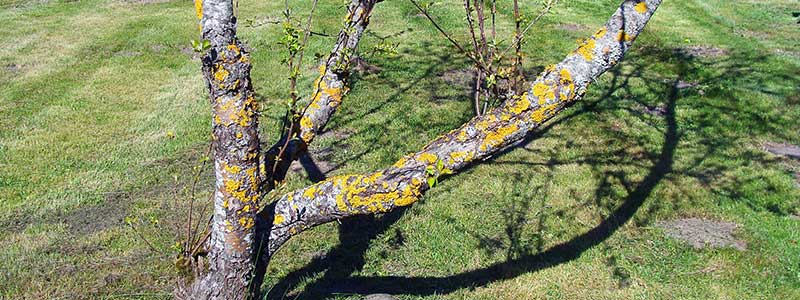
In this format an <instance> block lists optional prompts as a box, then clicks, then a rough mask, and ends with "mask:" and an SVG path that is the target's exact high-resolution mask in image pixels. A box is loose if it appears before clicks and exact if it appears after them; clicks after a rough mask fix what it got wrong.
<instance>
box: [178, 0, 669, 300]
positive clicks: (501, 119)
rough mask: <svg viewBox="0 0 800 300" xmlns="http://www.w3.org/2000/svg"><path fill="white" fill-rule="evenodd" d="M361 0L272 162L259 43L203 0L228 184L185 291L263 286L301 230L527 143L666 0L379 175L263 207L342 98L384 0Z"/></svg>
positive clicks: (219, 6)
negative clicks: (265, 142) (258, 76)
mask: <svg viewBox="0 0 800 300" xmlns="http://www.w3.org/2000/svg"><path fill="white" fill-rule="evenodd" d="M197 1H203V0H197ZM352 1H353V2H352V4H351V6H350V9H349V11H348V17H347V18H346V20H347V23H346V24H345V28H344V29H343V31H342V33H340V35H339V39H338V41H337V43H336V46H335V47H334V50H333V51H332V54H331V56H330V58H329V59H328V60H327V61H326V63H324V64H323V67H322V68H321V70H320V71H321V72H320V76H321V77H320V79H318V80H317V83H316V84H315V89H314V93H313V96H312V99H311V100H312V101H311V103H310V104H309V106H308V107H307V108H306V109H305V110H304V112H303V115H302V117H301V119H300V124H299V125H300V127H299V128H300V130H298V131H297V132H296V133H294V134H297V136H291V134H292V133H290V135H289V136H286V137H284V139H283V140H284V141H285V140H286V139H292V141H296V142H297V143H302V144H300V146H295V147H293V150H291V151H289V154H284V155H283V157H278V156H280V155H279V154H278V153H276V151H275V150H276V149H278V148H276V147H272V148H271V150H270V151H268V152H267V153H268V154H267V155H266V157H265V159H264V162H263V164H261V163H259V162H260V160H259V157H260V156H261V152H260V149H259V138H258V123H257V115H256V113H257V109H256V103H255V100H254V98H253V88H252V85H251V83H250V67H251V66H250V62H249V56H248V54H247V51H246V50H245V49H244V48H243V46H242V44H241V43H240V42H239V41H238V40H237V39H236V17H235V16H234V15H233V4H232V1H231V0H205V1H203V3H202V5H201V7H200V9H198V15H202V22H201V23H202V36H203V38H204V39H206V40H209V41H210V42H211V48H210V49H209V50H208V52H207V53H206V54H205V55H204V56H203V74H204V77H205V80H206V83H207V85H208V90H209V97H210V100H211V104H212V106H213V114H212V118H213V122H212V124H213V148H214V159H215V164H214V170H215V174H216V190H215V193H214V217H213V222H212V226H211V239H210V240H209V242H208V245H207V249H208V250H209V255H208V266H209V267H208V271H207V272H206V273H205V274H204V275H202V276H201V277H200V278H198V279H197V280H196V281H195V282H194V283H193V284H192V285H191V286H190V287H188V288H186V289H179V290H178V291H177V293H176V294H177V295H176V296H178V297H179V298H185V299H246V298H248V297H251V296H256V295H258V288H259V286H258V284H259V283H260V278H261V277H260V276H262V275H263V274H255V272H256V262H257V261H259V262H261V264H259V267H260V268H259V269H262V268H265V267H266V263H267V262H268V260H269V258H270V257H271V256H272V255H274V254H275V253H276V252H277V251H278V250H279V249H280V248H281V246H282V245H283V244H284V243H285V242H286V241H287V240H289V239H290V238H291V237H292V236H294V235H297V234H299V233H300V232H302V231H304V230H306V229H308V228H311V227H313V226H317V225H320V224H323V223H327V222H331V221H333V220H337V219H341V218H346V217H350V216H354V215H362V214H372V213H378V212H388V211H391V210H393V209H396V208H397V207H401V206H407V205H410V204H412V203H414V202H416V201H417V200H418V199H419V198H420V197H421V196H422V195H423V193H424V192H425V191H426V190H428V189H430V188H431V187H432V186H431V185H432V184H433V183H434V182H435V181H436V179H437V178H438V177H440V176H442V175H446V174H452V173H454V172H457V171H459V170H461V169H463V168H464V167H466V166H468V165H470V164H474V163H476V162H479V161H480V160H482V159H486V158H488V157H490V156H492V155H494V154H496V153H498V152H499V151H501V150H502V149H504V148H506V147H509V146H512V145H513V144H515V143H517V142H519V141H520V140H522V139H523V138H524V137H525V136H526V135H527V134H528V133H530V132H531V131H532V130H535V129H536V128H537V127H538V126H540V125H541V124H543V123H544V122H546V121H547V120H549V119H550V118H552V117H553V116H554V115H556V114H557V113H559V112H560V111H562V110H563V109H564V108H566V107H567V106H568V105H570V104H571V103H574V102H575V101H577V100H579V99H581V98H582V97H583V95H584V94H585V92H586V90H587V88H588V86H589V84H590V83H591V82H592V81H593V80H595V79H596V78H597V77H598V76H600V75H601V74H603V73H604V72H605V71H607V70H608V69H610V68H611V67H613V66H614V65H616V63H617V62H619V60H621V59H622V57H623V56H624V54H625V52H626V51H627V50H628V49H629V48H630V45H631V43H632V42H633V40H634V39H635V38H636V37H637V36H638V35H639V33H641V32H642V30H643V29H644V26H645V25H646V24H647V22H648V21H649V19H650V17H651V16H652V15H653V13H655V10H656V8H657V7H658V6H659V5H660V3H661V0H625V1H624V2H623V3H622V5H620V7H619V9H617V11H616V12H615V13H614V14H613V15H612V17H611V19H610V20H609V21H608V22H607V23H606V24H605V26H603V27H602V28H600V29H599V30H598V31H597V32H596V33H595V34H594V35H593V36H591V37H589V38H588V39H586V40H584V41H582V42H581V43H580V45H579V47H578V48H577V49H576V50H575V51H573V52H572V53H570V54H569V55H568V56H567V57H566V58H565V59H564V60H563V61H562V62H560V63H559V64H556V65H552V66H549V67H547V68H546V69H545V71H544V72H543V73H542V74H540V75H539V77H538V78H536V80H535V81H534V82H533V83H532V84H531V86H530V88H529V89H528V91H527V92H525V93H524V94H523V95H520V96H518V97H514V98H512V99H509V100H507V101H505V102H504V103H503V104H502V105H501V106H499V107H497V108H496V109H493V110H491V111H489V112H487V113H486V114H484V115H481V116H478V117H475V118H473V119H472V120H470V121H469V122H467V123H466V124H464V125H463V126H461V127H460V128H458V129H455V130H453V131H451V132H449V133H447V134H445V135H443V136H441V137H439V138H437V139H435V140H434V141H432V142H431V143H429V144H428V145H427V146H425V147H424V148H423V149H422V150H421V151H419V152H417V153H414V154H411V155H408V156H406V157H403V158H401V159H400V160H399V161H398V162H397V163H395V164H394V165H393V166H391V167H389V168H386V169H383V170H380V171H377V172H374V173H371V174H367V175H343V176H336V177H333V178H330V179H328V180H325V181H322V182H320V183H317V184H314V185H312V186H309V187H306V188H303V189H300V190H297V191H294V192H291V193H288V194H286V195H284V196H283V197H282V198H280V199H279V200H278V201H276V202H274V203H271V204H270V205H268V206H267V207H265V208H264V209H263V210H262V211H261V212H260V213H259V215H256V203H257V200H258V198H259V195H261V194H263V193H264V192H265V191H264V189H268V188H269V186H270V185H269V184H266V185H265V184H264V183H263V182H262V181H263V180H262V179H263V178H275V174H273V173H272V168H271V167H272V166H274V165H275V164H276V163H280V164H285V163H286V161H290V160H291V159H294V156H296V151H302V150H304V148H305V145H306V144H307V143H310V142H311V140H313V138H314V136H315V135H316V134H318V132H319V131H320V130H321V129H322V128H323V127H324V125H325V123H326V122H327V121H328V120H329V119H330V117H331V115H332V114H333V112H334V111H335V110H336V108H337V107H338V105H339V103H340V102H341V100H342V96H343V94H344V93H345V91H346V84H345V82H346V78H347V76H346V75H347V74H346V73H347V68H346V67H347V66H348V64H349V60H350V56H351V55H352V53H353V50H354V49H355V47H356V45H357V44H358V40H359V38H360V36H361V34H362V32H363V31H364V29H365V27H366V25H367V23H368V20H369V15H370V12H371V11H372V6H373V5H374V4H375V3H376V2H378V1H375V0H352ZM342 66H344V67H345V68H344V69H342ZM268 166H269V168H268V170H263V168H267V167H268ZM278 169H280V168H278ZM256 218H258V223H259V226H258V227H256V226H255V225H256V221H257V219H256ZM262 225H263V226H262ZM256 228H258V229H256ZM256 230H258V232H256ZM254 278H255V279H256V280H253V279H254Z"/></svg>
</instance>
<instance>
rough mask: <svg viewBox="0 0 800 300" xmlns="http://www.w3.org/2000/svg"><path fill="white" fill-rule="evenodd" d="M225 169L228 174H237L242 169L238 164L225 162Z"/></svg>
mask: <svg viewBox="0 0 800 300" xmlns="http://www.w3.org/2000/svg"><path fill="white" fill-rule="evenodd" d="M225 171H226V172H228V174H239V172H241V171H242V168H241V167H239V166H230V165H228V164H225Z"/></svg>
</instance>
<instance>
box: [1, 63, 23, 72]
mask: <svg viewBox="0 0 800 300" xmlns="http://www.w3.org/2000/svg"><path fill="white" fill-rule="evenodd" d="M3 69H5V70H6V72H11V73H16V72H19V71H20V70H21V69H22V65H20V64H7V65H5V66H3Z"/></svg>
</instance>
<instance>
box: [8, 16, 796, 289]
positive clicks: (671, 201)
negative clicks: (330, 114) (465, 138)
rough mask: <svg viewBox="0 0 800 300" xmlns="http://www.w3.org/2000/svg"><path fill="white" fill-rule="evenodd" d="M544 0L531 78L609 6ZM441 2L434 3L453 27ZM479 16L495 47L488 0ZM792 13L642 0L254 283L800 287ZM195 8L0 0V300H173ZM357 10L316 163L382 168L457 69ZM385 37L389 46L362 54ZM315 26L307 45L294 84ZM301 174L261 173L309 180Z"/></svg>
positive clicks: (455, 26) (458, 96)
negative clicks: (547, 109)
mask: <svg viewBox="0 0 800 300" xmlns="http://www.w3.org/2000/svg"><path fill="white" fill-rule="evenodd" d="M450 2H453V3H450ZM522 2H523V4H524V5H523V10H524V13H525V14H526V15H535V14H536V11H537V9H538V8H539V7H540V2H538V1H522ZM561 2H562V3H560V4H559V5H557V6H556V8H555V9H554V10H553V12H552V13H551V14H549V15H547V16H546V17H545V18H543V19H542V22H541V23H540V24H539V25H537V26H534V28H533V29H531V31H530V32H529V38H528V41H527V43H526V44H525V47H524V49H525V51H526V53H527V63H526V69H528V70H530V71H529V72H532V73H535V71H536V70H541V69H542V68H543V66H546V65H548V64H551V63H555V62H557V61H559V60H560V59H561V58H562V57H563V56H564V55H565V54H566V53H568V52H569V51H571V50H572V49H573V48H574V47H575V46H576V40H577V39H579V38H582V37H586V36H588V35H590V34H591V33H593V32H594V30H595V29H596V28H598V27H599V26H600V25H601V24H602V23H603V22H605V19H606V18H607V17H608V15H610V13H611V12H612V11H613V9H614V8H615V6H616V5H617V4H618V3H617V2H618V1H617V0H602V1H590V0H576V1H561ZM451 4H452V5H451ZM293 5H300V4H299V3H293ZM302 5H307V3H305V2H304V4H302ZM282 7H283V3H282V1H240V2H239V14H240V20H242V25H241V26H240V36H241V37H242V38H243V39H244V40H245V42H246V43H247V44H248V45H250V49H251V51H252V54H253V59H252V60H253V64H254V70H253V80H254V82H255V88H256V91H257V92H258V93H259V97H258V100H259V101H260V103H261V107H262V116H261V122H262V125H263V126H262V128H263V130H262V131H263V133H264V136H265V142H266V143H268V144H269V143H271V142H272V141H273V140H274V139H275V138H276V137H277V126H278V125H279V124H280V123H279V121H280V118H281V116H283V113H284V112H283V109H284V108H283V107H284V105H283V103H285V99H286V98H287V93H286V92H287V90H288V82H287V80H285V79H284V78H283V77H284V75H285V74H286V72H285V71H284V70H285V67H284V66H282V65H281V62H280V61H281V58H282V57H283V54H281V53H282V52H281V50H282V48H281V46H280V45H278V44H277V41H278V39H279V37H280V30H281V28H280V25H276V24H273V21H275V20H279V19H280V16H281V14H280V11H281V10H282ZM459 10H460V6H459V4H458V3H457V1H449V0H448V1H446V2H445V3H438V4H435V5H434V6H433V8H432V14H433V15H434V16H436V17H437V18H438V19H440V20H441V24H442V25H443V27H445V28H446V29H447V30H449V31H450V32H453V34H454V35H455V36H456V37H457V38H458V39H459V40H461V41H466V39H465V38H466V32H464V30H463V26H462V25H461V24H460V22H462V20H463V19H462V15H461V14H460V13H461V12H460V11H459ZM307 11H308V10H307V7H297V13H299V14H301V15H305V14H306V13H307ZM499 11H500V13H501V14H502V17H501V18H499V19H500V20H501V22H500V24H499V27H498V28H499V31H500V32H501V36H502V37H504V38H505V39H508V37H509V36H510V34H509V32H510V31H509V29H510V28H511V24H510V23H509V21H510V20H511V17H510V16H509V15H510V3H507V2H506V1H501V3H500V4H499ZM798 11H800V4H798V3H797V1H794V0H767V1H754V0H749V1H745V0H739V1H724V0H707V1H700V0H667V1H664V4H663V5H662V7H661V8H660V9H659V10H658V12H657V13H656V15H655V17H654V18H653V20H652V22H651V23H650V24H649V25H648V28H647V29H646V30H645V32H644V33H643V34H642V35H641V36H640V37H639V39H638V40H637V41H636V43H635V44H634V48H633V50H632V51H631V52H630V54H629V55H628V56H627V57H626V58H625V60H624V61H623V62H622V63H621V64H620V65H619V66H617V67H616V68H614V69H613V70H612V71H610V72H609V73H607V74H605V75H603V76H602V77H601V78H600V79H599V80H598V81H597V82H596V83H595V84H593V85H592V86H591V88H590V92H589V94H588V95H587V96H586V97H585V99H584V100H582V102H580V103H578V104H576V105H575V106H574V107H572V108H570V109H568V110H567V111H566V112H564V113H563V114H562V115H561V116H559V117H558V118H556V119H555V120H553V121H551V122H550V123H549V124H548V125H547V126H545V127H544V128H542V130H541V131H539V132H538V133H537V134H535V135H533V136H531V138H530V139H529V140H528V141H526V143H524V144H523V145H520V146H519V147H517V148H514V149H511V150H509V151H506V152H505V153H503V154H502V155H498V156H497V157H495V158H494V159H492V160H489V161H487V162H485V163H483V164H481V165H477V166H475V167H472V168H470V169H469V170H467V171H466V172H464V173H462V174H459V175H456V176H451V177H448V178H446V179H445V180H443V181H441V183H440V184H439V185H437V187H436V188H435V189H433V190H431V191H430V192H429V193H428V194H427V195H426V196H425V197H424V198H423V199H422V201H420V202H419V203H417V204H415V205H414V206H413V207H411V208H408V209H405V210H402V211H399V212H394V213H390V214H386V215H382V216H378V217H363V218H357V219H354V220H346V221H342V222H341V224H339V223H334V224H327V225H325V226H320V227H318V228H316V229H314V230H311V231H309V232H307V233H305V234H304V235H302V236H300V237H298V238H296V239H294V240H292V241H290V242H289V243H288V244H287V245H286V248H285V249H283V250H282V251H281V252H280V253H279V254H278V255H277V257H275V258H274V260H273V262H272V265H271V266H270V268H269V275H268V278H267V280H266V283H265V289H266V290H268V291H269V297H270V298H271V299H283V298H284V297H286V298H291V299H294V298H295V297H297V298H298V299H319V298H337V299H360V298H362V297H363V296H365V295H368V294H378V293H387V294H391V295H393V296H394V297H397V298H399V299H596V298H603V299H668V298H669V299H671V298H680V299H800V288H798V287H800V245H799V244H798V241H799V240H800V220H799V219H800V217H798V215H800V182H798V181H799V180H800V175H798V174H800V161H798V159H797V157H796V156H794V155H792V153H794V152H793V151H795V152H796V151H797V149H796V148H792V147H793V146H794V145H800V131H798V130H797V128H798V125H800V124H798V121H797V120H798V119H800V88H798V87H800V52H798V49H797V48H796V45H798V44H800V25H798V24H797V19H796V18H794V17H792V15H791V12H798ZM343 15H344V14H343V6H342V4H341V1H321V3H320V5H319V8H318V17H317V18H316V20H315V31H317V32H321V33H326V34H335V33H336V32H337V30H338V27H337V26H339V25H340V23H341V17H342V16H343ZM194 18H195V17H194V10H193V5H192V3H191V2H190V1H185V0H183V1H169V0H158V1H145V0H137V1H121V0H85V1H56V0H32V1H25V0H0V20H3V26H2V27H0V45H2V46H0V116H1V118H0V128H2V130H0V228H2V229H3V230H0V282H3V284H0V299H90V298H100V299H167V298H170V293H171V290H172V287H173V286H174V283H175V281H176V280H178V279H179V278H182V277H184V276H185V275H184V274H183V273H181V271H180V270H179V269H178V268H176V267H175V261H174V258H175V251H174V250H173V249H174V245H175V242H176V240H178V239H179V238H181V237H182V236H183V235H184V234H183V232H184V229H183V226H179V224H180V223H181V222H183V221H184V219H183V218H184V217H185V215H186V213H185V212H186V210H187V209H188V206H189V202H190V200H189V199H190V198H191V197H190V196H191V194H192V192H191V191H192V190H195V191H196V192H195V198H196V199H197V200H196V201H195V202H194V206H195V207H200V209H198V210H197V215H200V214H201V211H200V210H201V209H203V208H205V211H206V212H207V211H209V210H208V208H207V207H208V201H206V199H207V197H208V194H209V192H210V189H211V188H210V186H211V184H212V175H211V171H210V168H209V167H208V165H207V164H205V165H204V164H203V161H204V158H205V157H206V155H207V154H206V153H207V146H208V143H209V136H210V135H209V132H210V131H209V125H210V117H209V116H210V114H209V106H208V102H207V99H206V98H205V93H204V91H203V82H202V78H201V75H200V70H199V67H200V66H199V65H200V64H199V61H198V60H197V59H196V56H195V55H194V54H193V52H192V51H191V48H190V47H191V46H190V40H192V39H196V38H197V36H198V32H197V26H196V23H195V19H194ZM370 28H371V32H370V33H369V34H368V35H367V36H366V37H365V38H364V41H363V45H362V47H361V49H362V56H363V59H364V60H365V62H366V63H367V64H368V65H365V66H367V67H363V68H364V70H366V71H362V72H358V73H357V76H356V80H354V82H353V86H352V92H351V93H350V95H349V96H348V97H347V98H346V100H345V102H344V104H343V105H342V107H341V110H340V111H339V112H337V114H336V115H335V116H334V119H333V120H332V121H331V123H330V124H329V126H328V128H327V129H328V132H329V133H328V134H326V135H323V136H321V137H320V138H319V139H318V140H317V141H315V144H314V145H313V146H312V149H311V157H310V158H311V160H310V161H314V162H316V164H317V165H318V166H319V168H318V169H319V170H320V171H321V172H320V173H321V174H314V176H320V175H321V176H330V175H336V174H347V173H361V172H366V171H370V170H374V169H378V168H382V167H385V166H388V165H391V164H392V163H393V162H394V160H396V159H397V158H399V157H401V156H402V155H404V154H407V153H409V152H412V151H416V150H417V149H419V148H420V147H422V146H423V145H424V144H425V143H426V142H427V141H428V140H431V139H432V138H434V137H436V136H437V135H439V134H442V133H445V132H447V131H448V130H450V129H453V128H455V127H457V126H458V125H459V124H461V123H463V122H464V121H466V120H468V119H469V118H470V117H471V114H472V108H471V107H470V101H469V97H468V95H467V92H468V91H469V90H468V88H465V87H463V86H458V85H457V84H454V83H456V82H462V81H465V80H464V78H463V77H469V76H470V75H469V74H468V73H466V72H464V70H467V69H468V68H469V65H468V62H467V60H466V59H464V58H463V57H462V56H460V55H459V54H458V53H456V51H454V50H453V49H452V48H451V46H450V45H448V43H447V42H446V41H444V40H443V39H441V37H440V36H439V35H438V33H437V32H436V31H435V29H434V28H433V27H432V26H430V24H429V23H427V20H425V19H424V17H421V16H419V15H418V13H417V12H416V11H415V10H414V9H413V6H412V5H411V4H410V3H408V2H405V1H384V2H382V3H380V4H379V5H378V6H377V8H376V12H375V15H374V17H373V19H372V24H371V25H370ZM384 37H389V39H388V40H387V41H390V42H395V43H400V44H399V48H398V55H397V56H383V55H378V54H375V53H371V51H370V49H373V47H374V46H375V45H377V44H378V43H379V42H380V41H381V38H384ZM332 42H333V41H332V39H331V38H328V37H324V36H315V37H313V38H312V39H311V41H310V44H309V50H308V51H309V54H308V55H306V63H307V65H308V66H309V68H304V70H306V71H305V73H304V76H303V77H302V82H301V84H302V86H303V87H305V88H307V87H308V86H310V84H311V81H312V80H313V74H314V72H315V71H314V68H313V66H312V65H313V60H314V55H312V54H313V53H324V52H326V51H327V48H329V47H330V45H331V44H332ZM303 96H306V97H307V92H306V94H304V95H303ZM787 149H788V150H787ZM792 149H794V150H792ZM305 169H307V168H304V167H303V166H300V167H295V168H294V170H295V171H294V172H291V173H290V175H291V176H290V180H289V181H288V182H287V186H286V187H285V188H284V190H289V189H291V188H296V187H300V186H304V185H307V184H308V183H309V182H310V180H309V179H308V178H309V177H308V176H306V173H305V171H304V170H305ZM314 176H311V178H314ZM195 181H196V182H197V184H193V183H194V182H195ZM196 219H197V218H195V220H196ZM687 232H688V233H689V234H686V233H687ZM698 232H705V233H708V238H704V235H703V234H700V233H698ZM687 235H688V241H684V240H682V239H681V238H685V237H686V236H687ZM719 240H723V241H727V242H730V243H729V244H726V243H716V241H719ZM145 241H146V242H145ZM716 246H720V247H716ZM374 297H376V296H373V298H374Z"/></svg>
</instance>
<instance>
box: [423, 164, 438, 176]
mask: <svg viewBox="0 0 800 300" xmlns="http://www.w3.org/2000/svg"><path fill="white" fill-rule="evenodd" d="M425 173H428V175H430V176H434V175H436V170H435V169H433V166H427V167H425Z"/></svg>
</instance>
